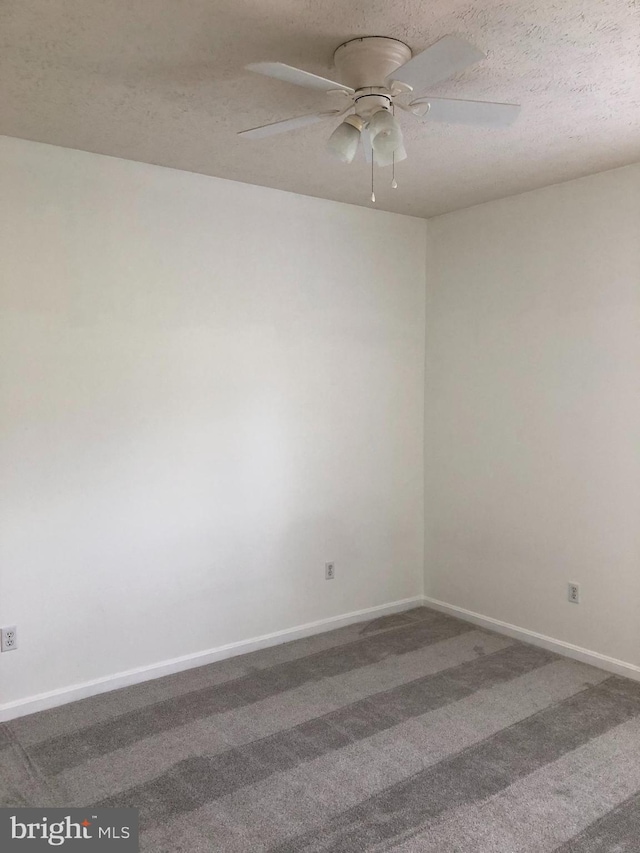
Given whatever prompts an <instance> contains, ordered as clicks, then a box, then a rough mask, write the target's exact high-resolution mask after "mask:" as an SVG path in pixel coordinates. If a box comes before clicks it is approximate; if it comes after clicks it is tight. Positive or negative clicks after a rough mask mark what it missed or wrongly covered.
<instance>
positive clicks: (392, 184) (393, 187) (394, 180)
mask: <svg viewBox="0 0 640 853" xmlns="http://www.w3.org/2000/svg"><path fill="white" fill-rule="evenodd" d="M391 189H392V190H397V189H398V182H397V181H396V179H395V178H394V179H393V180H392V181H391Z"/></svg>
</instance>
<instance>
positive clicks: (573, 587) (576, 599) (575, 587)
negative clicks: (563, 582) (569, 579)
mask: <svg viewBox="0 0 640 853" xmlns="http://www.w3.org/2000/svg"><path fill="white" fill-rule="evenodd" d="M567 598H568V599H569V601H570V602H571V603H572V604H580V584H577V583H570V584H569V587H568V590H567Z"/></svg>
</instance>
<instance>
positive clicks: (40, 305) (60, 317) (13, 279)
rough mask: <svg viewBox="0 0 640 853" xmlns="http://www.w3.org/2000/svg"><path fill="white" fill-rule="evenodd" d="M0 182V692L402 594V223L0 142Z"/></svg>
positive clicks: (100, 671) (49, 686)
mask: <svg viewBox="0 0 640 853" xmlns="http://www.w3.org/2000/svg"><path fill="white" fill-rule="evenodd" d="M338 168H339V167H338ZM0 185H1V186H2V191H1V192H0V219H1V227H0V241H1V244H0V279H1V285H2V300H3V305H2V327H1V329H0V362H1V369H2V398H1V400H0V409H1V413H0V416H1V429H2V433H1V435H2V445H1V447H2V449H1V457H0V469H1V471H2V475H1V486H0V500H1V512H2V531H1V544H2V552H1V555H0V558H1V566H2V567H1V572H2V574H1V577H0V586H1V594H0V624H4V625H7V624H16V625H17V626H18V629H19V635H20V648H19V650H17V651H16V652H12V653H10V654H4V655H2V656H1V658H0V702H4V703H11V702H14V701H16V700H20V699H23V698H24V697H29V696H33V695H34V694H37V693H41V692H45V691H49V690H54V689H57V688H64V687H66V686H68V685H72V684H77V683H81V682H84V681H86V680H89V679H95V678H102V677H104V676H108V675H110V674H112V673H117V672H121V671H124V670H128V669H130V668H134V667H141V666H146V665H148V664H152V663H156V662H159V661H163V660H166V659H168V658H174V657H178V656H180V655H188V654H191V653H195V652H198V651H201V650H206V649H210V648H214V647H217V646H219V645H221V644H225V643H232V642H235V641H239V640H242V639H245V638H249V637H255V636H257V635H261V634H264V633H268V632H272V631H278V630H280V629H284V628H288V627H291V626H295V625H300V624H303V623H306V622H309V621H312V620H318V619H323V618H326V617H329V616H333V615H337V614H342V613H345V612H349V611H353V610H357V609H361V608H368V607H372V606H375V605H380V604H385V603H387V602H393V601H396V600H401V599H405V598H408V597H411V596H414V595H419V594H421V593H422V582H423V578H422V568H423V471H422V446H423V393H424V276H425V233H426V223H425V222H424V221H421V220H417V219H411V218H408V217H402V216H396V215H392V214H386V213H382V212H378V211H371V210H367V209H363V208H357V207H351V206H347V205H341V204H338V203H334V202H328V201H322V200H318V199H311V198H305V197H301V196H296V195H292V194H287V193H283V192H278V191H275V190H269V189H263V188H259V187H253V186H249V185H243V184H237V183H233V182H229V181H224V180H218V179H212V178H207V177H202V176H198V175H193V174H188V173H181V172H178V171H173V170H169V169H162V168H158V167H154V166H149V165H143V164H139V163H132V162H127V161H123V160H117V159H112V158H108V157H101V156H96V155H92V154H87V153H83V152H78V151H70V150H65V149H61V148H54V147H49V146H44V145H39V144H36V143H30V142H24V141H20V140H15V139H7V138H3V139H0ZM363 192H365V188H363ZM325 560H335V561H336V563H337V578H336V580H335V581H333V582H326V581H325V580H324V562H325Z"/></svg>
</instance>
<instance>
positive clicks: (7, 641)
mask: <svg viewBox="0 0 640 853" xmlns="http://www.w3.org/2000/svg"><path fill="white" fill-rule="evenodd" d="M17 648H18V629H17V628H16V626H15V625H11V626H10V627H9V628H0V651H3V652H12V651H14V650H15V649H17Z"/></svg>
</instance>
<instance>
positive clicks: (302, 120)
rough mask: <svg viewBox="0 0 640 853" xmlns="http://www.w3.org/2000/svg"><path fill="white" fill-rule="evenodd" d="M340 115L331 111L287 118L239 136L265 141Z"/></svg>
mask: <svg viewBox="0 0 640 853" xmlns="http://www.w3.org/2000/svg"><path fill="white" fill-rule="evenodd" d="M339 115H342V111H341V110H331V112H328V113H311V114H310V115H306V116H298V117H297V118H286V119H284V120H283V121H274V122H273V123H272V124H263V125H260V127H251V128H249V129H248V130H241V131H239V132H238V136H242V137H244V139H264V138H265V137H266V136H275V135H276V134H278V133H286V132H287V131H288V130H295V129H296V128H298V127H306V126H307V125H308V124H317V122H319V121H324V120H325V119H328V118H337V117H338V116H339Z"/></svg>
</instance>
